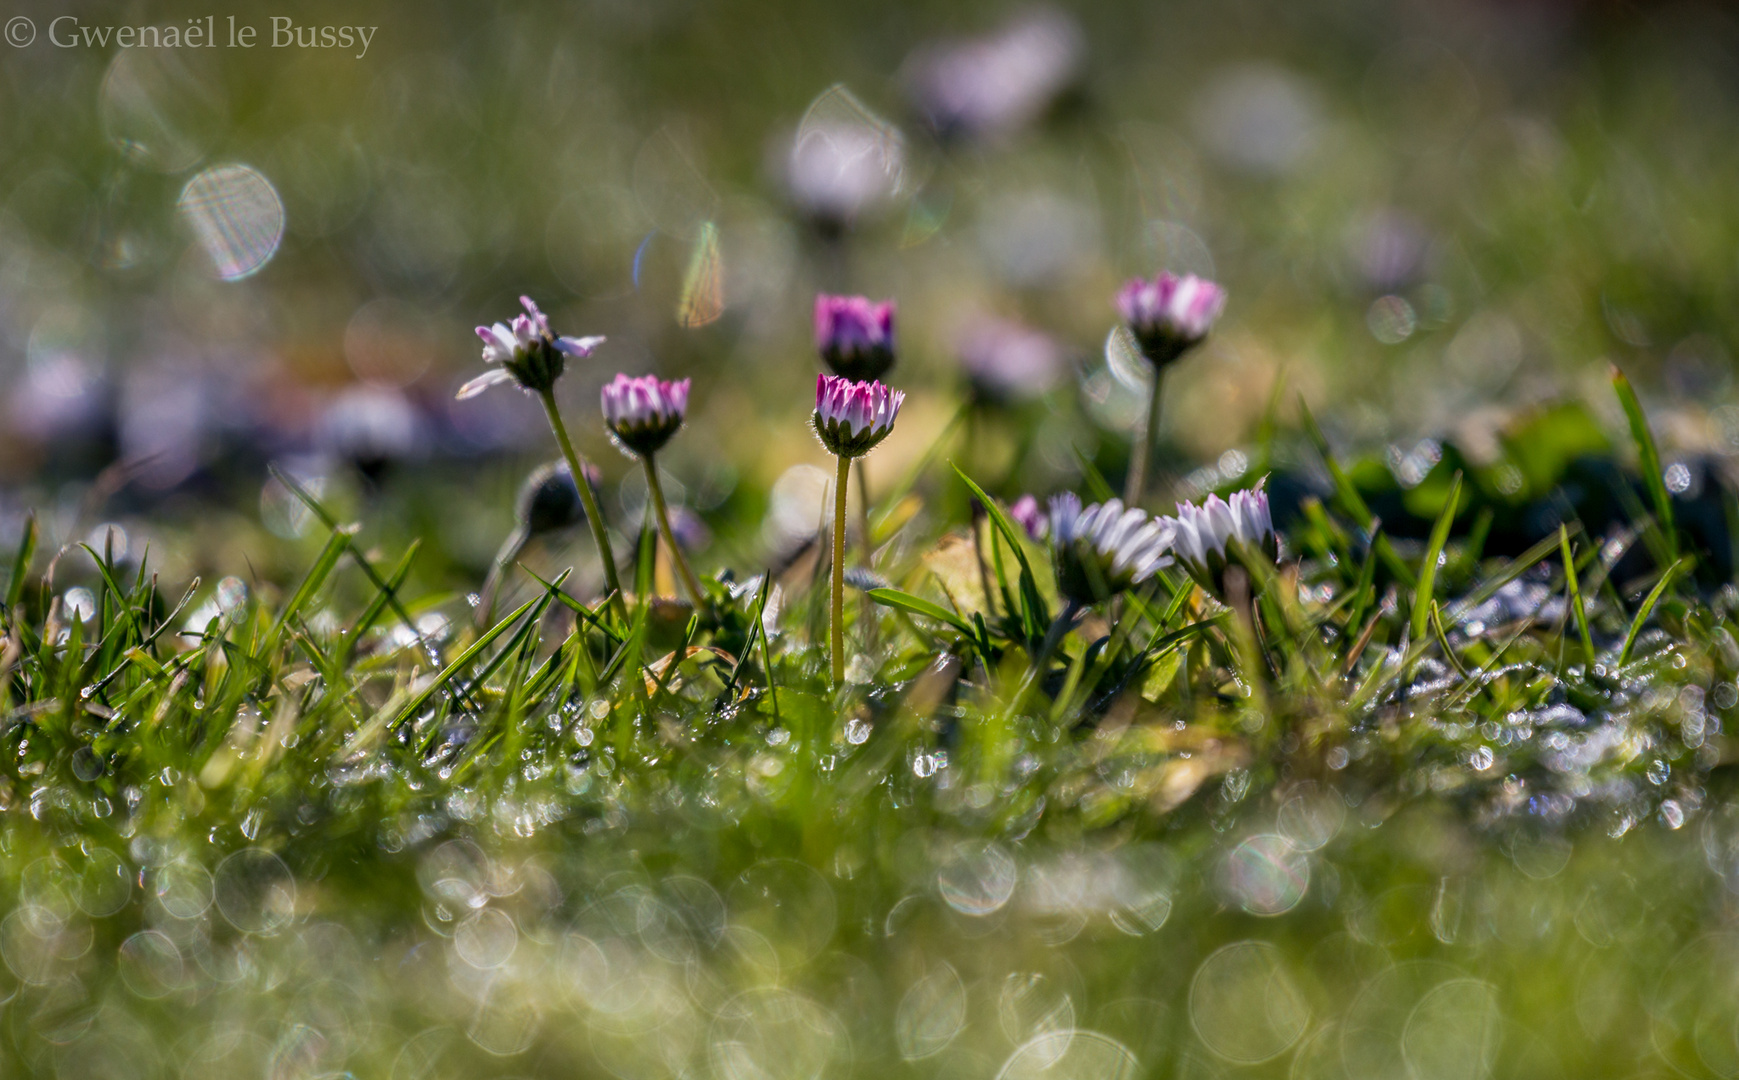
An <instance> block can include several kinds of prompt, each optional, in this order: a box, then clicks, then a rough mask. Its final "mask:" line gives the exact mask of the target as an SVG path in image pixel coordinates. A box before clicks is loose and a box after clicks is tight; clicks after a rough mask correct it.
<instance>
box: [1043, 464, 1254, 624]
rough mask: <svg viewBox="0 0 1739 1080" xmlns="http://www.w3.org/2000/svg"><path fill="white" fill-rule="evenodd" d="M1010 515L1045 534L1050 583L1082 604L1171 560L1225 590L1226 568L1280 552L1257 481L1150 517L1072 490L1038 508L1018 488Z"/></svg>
mask: <svg viewBox="0 0 1739 1080" xmlns="http://www.w3.org/2000/svg"><path fill="white" fill-rule="evenodd" d="M1009 516H1010V517H1011V518H1013V519H1014V520H1015V521H1016V522H1018V523H1019V524H1020V526H1021V527H1022V528H1023V529H1025V530H1026V533H1027V535H1028V536H1030V537H1031V538H1032V539H1033V540H1034V541H1045V540H1048V541H1049V542H1050V546H1051V552H1052V556H1053V563H1054V565H1055V567H1056V573H1057V588H1058V590H1059V591H1060V592H1061V593H1062V594H1063V596H1064V597H1065V598H1066V599H1068V600H1069V601H1070V602H1071V603H1073V604H1078V605H1081V606H1086V605H1088V604H1092V603H1095V602H1097V601H1099V600H1104V599H1107V598H1109V597H1111V596H1115V595H1116V594H1117V593H1120V592H1122V591H1124V590H1125V589H1130V588H1133V587H1135V586H1137V585H1140V584H1141V583H1143V582H1145V581H1147V580H1148V579H1149V578H1151V577H1153V575H1154V574H1156V573H1158V572H1159V571H1161V570H1163V569H1165V568H1166V567H1168V566H1172V565H1181V566H1182V567H1183V569H1184V570H1186V571H1188V572H1189V575H1190V577H1192V578H1194V579H1195V580H1196V581H1197V582H1198V583H1199V584H1200V585H1201V586H1202V587H1203V588H1204V589H1207V590H1208V591H1209V592H1213V593H1216V594H1219V595H1224V588H1225V578H1226V570H1227V568H1228V567H1230V566H1233V565H1242V566H1244V567H1246V568H1248V567H1250V566H1251V560H1252V559H1258V558H1260V559H1265V560H1266V561H1267V562H1268V563H1269V564H1272V563H1274V562H1275V561H1276V560H1277V559H1278V558H1279V557H1280V547H1279V543H1280V542H1279V537H1278V535H1277V534H1276V533H1275V531H1274V520H1273V517H1272V515H1270V513H1269V510H1268V493H1267V492H1266V491H1264V490H1263V489H1262V484H1261V483H1257V485H1256V486H1255V487H1253V488H1248V489H1246V490H1244V491H1235V492H1233V493H1232V496H1231V498H1229V499H1222V498H1220V497H1219V496H1218V495H1210V496H1208V498H1207V501H1206V502H1204V503H1202V504H1201V505H1200V506H1197V505H1195V504H1193V503H1178V504H1177V516H1176V517H1170V516H1164V517H1154V516H1150V515H1149V514H1147V512H1146V511H1143V510H1141V509H1140V508H1138V507H1133V506H1124V505H1123V502H1122V500H1120V499H1107V500H1106V501H1104V502H1102V503H1094V504H1093V505H1091V506H1082V505H1081V500H1080V497H1079V496H1077V495H1075V494H1074V493H1073V492H1064V493H1063V494H1061V495H1053V496H1052V497H1051V499H1050V501H1049V503H1048V504H1047V505H1046V506H1044V507H1040V505H1039V502H1038V500H1037V499H1036V498H1034V497H1033V496H1031V495H1023V496H1021V497H1020V499H1018V500H1017V501H1016V502H1015V503H1014V505H1012V506H1011V507H1009Z"/></svg>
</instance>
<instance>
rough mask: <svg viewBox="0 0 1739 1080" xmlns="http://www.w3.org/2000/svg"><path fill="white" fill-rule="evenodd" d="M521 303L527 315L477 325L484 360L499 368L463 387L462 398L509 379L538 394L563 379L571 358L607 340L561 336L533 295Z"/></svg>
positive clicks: (523, 297) (524, 298) (586, 354)
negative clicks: (532, 298)
mask: <svg viewBox="0 0 1739 1080" xmlns="http://www.w3.org/2000/svg"><path fill="white" fill-rule="evenodd" d="M519 302H520V303H521V304H523V305H525V314H523V315H515V316H514V317H513V321H512V322H511V323H496V324H495V325H494V326H479V327H478V328H477V336H478V337H479V338H481V339H482V340H483V362H484V363H485V364H493V365H495V367H494V369H493V370H491V371H487V372H484V373H483V374H482V375H479V376H477V377H476V378H475V379H472V380H471V381H470V382H468V383H466V384H465V385H464V386H461V387H460V388H459V398H460V400H463V399H465V398H468V397H473V396H475V395H477V394H481V393H482V392H483V391H485V390H487V389H489V388H490V387H491V386H494V385H495V384H496V383H502V382H508V381H512V382H517V383H518V384H519V385H520V386H522V387H524V388H525V389H526V390H529V391H531V392H532V393H534V394H541V393H545V392H547V391H549V390H550V389H552V388H553V387H554V386H555V384H556V380H557V379H559V378H561V376H562V370H563V368H564V367H565V366H566V364H567V358H568V357H570V356H573V357H582V356H590V355H592V350H593V349H596V348H597V347H598V346H599V345H602V344H603V343H604V339H603V338H601V337H584V338H575V337H557V336H556V335H555V334H553V333H551V332H550V328H549V318H548V317H547V316H546V315H544V313H543V312H541V311H539V310H538V307H537V305H536V304H534V303H532V301H531V297H529V296H522V297H520V298H519Z"/></svg>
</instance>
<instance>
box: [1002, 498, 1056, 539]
mask: <svg viewBox="0 0 1739 1080" xmlns="http://www.w3.org/2000/svg"><path fill="white" fill-rule="evenodd" d="M1008 516H1009V518H1010V519H1011V520H1013V521H1014V523H1015V524H1016V525H1019V526H1020V527H1021V528H1022V529H1024V530H1026V534H1027V537H1028V538H1029V539H1031V540H1034V541H1038V540H1043V539H1044V538H1045V537H1046V536H1047V535H1048V534H1049V533H1050V531H1051V522H1050V519H1049V518H1047V517H1046V516H1045V512H1044V511H1043V510H1041V509H1040V508H1039V501H1038V500H1037V499H1035V498H1033V497H1032V496H1031V495H1022V496H1021V497H1020V498H1018V499H1016V500H1015V501H1014V502H1013V503H1012V504H1011V505H1010V506H1009V508H1008Z"/></svg>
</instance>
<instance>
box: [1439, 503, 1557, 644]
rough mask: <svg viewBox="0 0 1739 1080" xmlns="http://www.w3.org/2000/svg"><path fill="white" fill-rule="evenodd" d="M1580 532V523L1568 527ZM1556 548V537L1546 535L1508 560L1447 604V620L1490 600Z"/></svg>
mask: <svg viewBox="0 0 1739 1080" xmlns="http://www.w3.org/2000/svg"><path fill="white" fill-rule="evenodd" d="M1581 533H1582V526H1581V525H1580V524H1577V525H1574V526H1572V527H1571V528H1570V535H1571V536H1572V537H1576V536H1579V535H1581ZM1556 550H1558V538H1557V537H1556V536H1548V537H1546V538H1545V539H1544V540H1541V541H1540V542H1539V543H1537V544H1535V545H1534V546H1533V547H1531V548H1529V549H1528V550H1526V551H1524V552H1522V553H1521V554H1520V555H1518V556H1516V557H1515V558H1514V559H1512V560H1510V562H1509V563H1508V564H1507V565H1505V566H1504V568H1503V569H1502V570H1499V571H1498V572H1497V573H1495V574H1493V575H1492V576H1491V577H1489V578H1487V579H1486V580H1485V581H1483V582H1481V583H1480V584H1479V585H1478V586H1477V587H1476V588H1475V589H1474V590H1473V591H1472V592H1470V593H1468V594H1467V595H1466V596H1464V597H1462V598H1461V599H1459V600H1457V601H1456V602H1455V603H1453V604H1451V605H1449V611H1448V613H1447V620H1448V622H1450V623H1455V622H1459V621H1460V619H1461V616H1462V614H1463V613H1465V612H1468V611H1471V610H1473V609H1474V608H1476V607H1478V606H1479V605H1481V604H1483V603H1485V602H1486V601H1487V600H1490V599H1491V598H1492V597H1493V596H1496V595H1497V591H1498V590H1499V589H1501V588H1503V587H1504V586H1505V585H1508V584H1509V583H1510V582H1512V581H1514V580H1515V579H1517V578H1519V577H1521V576H1522V575H1523V574H1525V573H1527V572H1528V571H1529V570H1530V569H1532V568H1533V567H1534V566H1535V565H1537V564H1538V563H1539V562H1540V560H1542V559H1544V558H1545V557H1546V556H1548V555H1550V554H1551V553H1552V552H1554V551H1556Z"/></svg>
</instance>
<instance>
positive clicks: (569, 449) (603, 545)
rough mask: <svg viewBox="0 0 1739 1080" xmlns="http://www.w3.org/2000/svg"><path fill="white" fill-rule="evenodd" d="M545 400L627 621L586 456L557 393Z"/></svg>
mask: <svg viewBox="0 0 1739 1080" xmlns="http://www.w3.org/2000/svg"><path fill="white" fill-rule="evenodd" d="M538 396H539V397H540V398H541V399H542V400H543V411H544V413H545V414H546V415H548V416H549V426H550V430H551V431H554V432H555V435H556V442H558V443H560V444H561V447H562V456H563V457H565V458H567V460H568V470H569V471H570V472H572V473H573V474H574V487H575V488H576V489H578V491H579V493H580V502H581V503H583V504H585V507H586V521H587V522H588V523H590V524H591V526H592V540H593V542H595V543H596V544H597V545H598V557H599V558H600V559H602V560H603V561H604V588H605V589H606V590H607V591H608V592H609V593H610V595H611V596H612V597H613V599H612V600H611V601H610V603H611V606H612V607H613V608H615V610H616V614H617V615H618V616H620V617H621V618H622V619H623V620H624V621H626V620H627V618H628V606H627V603H626V602H625V601H624V600H623V599H622V582H621V581H619V580H618V579H617V577H616V553H615V552H613V551H611V550H610V534H609V533H607V532H605V531H604V515H603V513H602V512H600V511H599V509H598V500H597V499H596V498H594V497H593V496H592V482H591V481H590V480H588V479H587V478H586V470H585V467H584V466H585V459H584V458H582V457H580V455H579V454H578V453H577V452H575V450H574V444H573V440H571V439H569V438H568V428H567V425H566V424H564V423H562V414H561V410H560V409H558V408H556V396H555V392H554V391H551V390H545V391H543V393H541V394H539V395H538Z"/></svg>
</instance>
